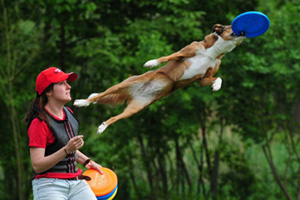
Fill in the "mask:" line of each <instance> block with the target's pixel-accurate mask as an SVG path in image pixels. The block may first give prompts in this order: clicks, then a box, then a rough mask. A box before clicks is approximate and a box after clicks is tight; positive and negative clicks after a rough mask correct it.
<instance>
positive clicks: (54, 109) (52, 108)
mask: <svg viewBox="0 0 300 200" xmlns="http://www.w3.org/2000/svg"><path fill="white" fill-rule="evenodd" d="M63 107H64V105H59V104H55V103H51V102H48V103H47V104H46V105H45V108H46V109H47V110H48V111H49V112H50V113H51V114H52V115H54V116H56V117H57V118H59V119H62V118H63V117H64V113H63Z"/></svg>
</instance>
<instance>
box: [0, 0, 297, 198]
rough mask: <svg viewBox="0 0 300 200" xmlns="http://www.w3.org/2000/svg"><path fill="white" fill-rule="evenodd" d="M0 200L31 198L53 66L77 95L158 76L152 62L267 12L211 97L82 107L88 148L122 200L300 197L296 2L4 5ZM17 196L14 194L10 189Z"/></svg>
mask: <svg viewBox="0 0 300 200" xmlns="http://www.w3.org/2000/svg"><path fill="white" fill-rule="evenodd" d="M0 5H1V6H0V52H1V54H0V94H1V95H0V125H1V136H2V139H1V140H0V145H1V150H2V154H0V185H1V186H0V196H1V199H32V194H31V186H30V177H31V166H30V157H29V150H28V147H27V144H28V139H27V133H26V125H25V124H24V123H23V122H22V119H23V118H24V116H25V113H26V111H27V109H28V107H29V103H30V101H31V99H33V98H34V96H35V92H34V87H35V86H34V81H35V78H36V76H37V74H38V73H39V72H40V71H41V70H42V69H45V68H46V67H50V66H57V67H60V68H61V69H63V70H64V71H67V72H69V71H75V72H77V73H78V75H79V79H78V80H77V81H75V82H73V83H71V84H72V97H73V99H78V98H86V97H87V96H88V95H89V94H90V93H94V92H102V91H104V90H105V89H107V88H108V87H110V86H112V85H114V84H116V83H119V82H120V81H122V80H124V79H126V78H128V77H129V76H131V75H136V74H141V73H144V72H146V71H148V69H146V68H143V64H144V63H145V62H146V61H148V60H150V59H154V58H158V57H161V56H164V55H168V54H170V53H173V52H175V51H178V50H180V49H181V48H183V47H184V46H186V45H187V44H190V43H191V42H192V41H195V40H197V41H200V40H203V38H204V37H205V35H207V34H209V33H210V31H211V27H212V26H213V24H216V23H222V24H230V23H231V21H232V20H233V19H234V17H235V16H237V15H238V14H240V13H242V12H245V11H250V10H257V11H261V12H264V13H265V14H267V15H268V16H269V18H270V21H271V26H270V28H269V30H268V31H267V32H266V33H265V34H264V35H262V36H259V37H257V38H251V39H250V38H249V39H246V40H245V41H244V42H243V43H242V44H241V45H240V46H239V47H237V48H236V49H235V50H234V51H233V52H231V53H229V54H228V55H225V57H224V58H223V60H222V64H221V67H220V70H219V72H218V73H217V75H216V76H220V77H221V78H222V79H223V83H222V88H221V90H220V91H218V92H212V91H211V88H210V87H199V86H198V84H197V83H195V84H192V85H190V86H189V87H187V88H183V89H181V90H179V91H176V92H175V93H173V94H171V95H170V96H167V97H164V98H163V99H161V100H159V101H157V102H155V103H154V104H152V105H151V106H149V107H148V108H146V109H144V110H142V111H141V112H140V113H137V114H136V115H134V116H132V117H130V118H128V119H123V120H120V121H118V122H117V123H115V124H113V125H112V126H110V127H109V128H108V129H107V130H106V131H105V132H104V133H103V134H102V135H97V134H96V130H97V127H98V126H99V125H100V124H101V123H102V121H105V120H107V119H108V118H109V117H111V116H114V115H117V114H119V113H120V112H122V110H123V108H124V105H119V106H116V107H110V106H104V105H90V106H89V107H86V108H75V107H73V106H72V102H70V103H69V104H68V106H70V107H71V108H72V109H73V110H74V112H75V114H76V116H77V117H78V119H79V120H80V122H81V124H80V125H81V127H80V131H81V134H83V135H84V136H85V137H84V140H85V145H84V147H83V148H82V149H81V150H82V152H84V153H85V154H86V155H88V156H90V157H91V158H92V159H93V160H95V161H97V162H98V163H100V164H101V165H102V166H105V167H109V168H111V169H113V170H114V171H115V172H116V173H117V174H118V178H119V190H118V194H117V196H116V198H115V199H133V200H134V199H172V200H176V199H195V200H198V199H230V200H232V199H284V198H286V199H295V198H297V196H298V197H299V191H300V190H299V181H298V180H299V178H297V177H298V176H299V169H300V166H299V159H300V156H299V155H298V152H299V133H298V132H299V120H298V119H299V117H300V115H299V108H300V101H299V99H300V98H299V96H300V90H299V81H300V76H299V74H300V73H299V72H300V67H299V64H298V63H299V59H300V57H299V55H300V53H299V48H298V47H299V41H300V40H299V34H298V32H299V27H300V26H299V25H300V24H299V23H300V20H299V19H300V16H299V13H300V12H299V11H300V4H299V3H298V1H278V0H272V1H267V2H265V1H259V0H251V1H240V0H234V1H221V0H213V1H203V0H201V1H196V0H194V1H192V0H165V1H157V0H154V1H153V0H152V1H150V0H141V1H133V0H118V1H117V0H101V1H91V0H84V1H83V0H44V1H41V0H29V1H25V0H14V1H8V0H0ZM7 191H14V192H7Z"/></svg>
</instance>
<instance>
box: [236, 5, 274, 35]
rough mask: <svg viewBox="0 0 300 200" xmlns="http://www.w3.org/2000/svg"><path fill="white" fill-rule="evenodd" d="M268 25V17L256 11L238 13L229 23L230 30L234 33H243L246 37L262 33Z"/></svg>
mask: <svg viewBox="0 0 300 200" xmlns="http://www.w3.org/2000/svg"><path fill="white" fill-rule="evenodd" d="M269 26H270V20H269V18H268V17H267V16H266V15H265V14H263V13H261V12H257V11H249V12H245V13H242V14H240V15H239V16H237V17H236V18H234V20H233V21H232V23H231V28H232V31H233V32H234V33H235V34H236V35H245V36H246V37H247V38H252V37H257V36H259V35H262V34H264V33H265V32H266V31H267V30H268V28H269Z"/></svg>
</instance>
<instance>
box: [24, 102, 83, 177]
mask: <svg viewBox="0 0 300 200" xmlns="http://www.w3.org/2000/svg"><path fill="white" fill-rule="evenodd" d="M68 109H69V110H70V111H71V112H72V110H71V109H70V108H68ZM45 110H46V109H45ZM46 111H47V110H46ZM47 112H48V113H49V114H50V115H51V116H53V117H54V118H55V119H57V120H64V119H65V112H64V111H63V113H64V116H63V118H62V119H59V118H57V117H56V116H54V115H52V114H51V113H50V112H49V111H47ZM72 113H73V112H72ZM28 137H29V147H30V148H31V147H33V148H34V147H36V148H44V149H46V146H48V145H50V144H52V143H53V142H54V140H55V135H54V133H53V132H52V131H51V130H50V129H49V127H48V126H47V124H46V122H44V121H41V120H39V119H38V118H35V119H34V120H32V122H31V124H30V126H29V128H28ZM81 173H82V170H81V169H80V168H78V171H77V173H56V172H48V173H45V174H41V175H36V176H35V178H62V179H65V178H74V177H76V176H78V175H80V174H81Z"/></svg>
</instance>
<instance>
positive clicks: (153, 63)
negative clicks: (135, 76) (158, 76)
mask: <svg viewBox="0 0 300 200" xmlns="http://www.w3.org/2000/svg"><path fill="white" fill-rule="evenodd" d="M157 65H159V63H158V61H157V60H149V61H147V62H146V63H145V64H144V67H149V68H151V67H155V66H157Z"/></svg>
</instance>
